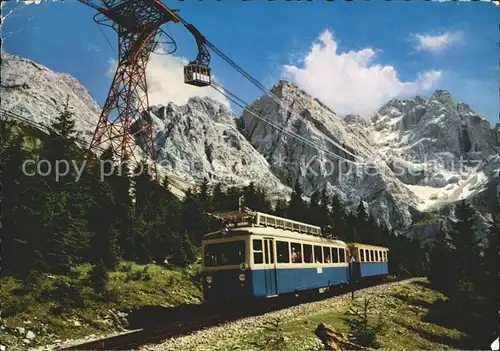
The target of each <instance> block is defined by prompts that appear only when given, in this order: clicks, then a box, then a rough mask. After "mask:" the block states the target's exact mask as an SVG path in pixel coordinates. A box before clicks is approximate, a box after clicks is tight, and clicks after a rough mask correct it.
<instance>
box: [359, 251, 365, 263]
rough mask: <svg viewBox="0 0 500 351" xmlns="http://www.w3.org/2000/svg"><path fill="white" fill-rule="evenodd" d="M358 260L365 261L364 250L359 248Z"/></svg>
mask: <svg viewBox="0 0 500 351" xmlns="http://www.w3.org/2000/svg"><path fill="white" fill-rule="evenodd" d="M359 261H360V262H365V250H363V249H359Z"/></svg>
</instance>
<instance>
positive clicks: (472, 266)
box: [450, 200, 481, 286]
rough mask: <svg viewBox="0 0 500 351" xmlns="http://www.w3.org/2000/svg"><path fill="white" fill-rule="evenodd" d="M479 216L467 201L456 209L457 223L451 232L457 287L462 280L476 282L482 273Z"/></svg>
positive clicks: (451, 264)
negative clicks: (478, 235) (477, 221)
mask: <svg viewBox="0 0 500 351" xmlns="http://www.w3.org/2000/svg"><path fill="white" fill-rule="evenodd" d="M476 216H477V214H476V211H475V210H474V208H472V206H471V205H470V204H468V203H467V202H466V201H465V200H463V201H461V202H460V203H458V204H457V206H456V208H455V217H456V222H455V223H453V224H452V230H451V231H450V244H451V245H452V247H453V248H454V249H453V251H452V256H451V260H450V268H451V270H450V274H451V276H452V279H453V282H454V285H455V286H458V284H459V281H460V280H465V281H470V282H475V281H476V280H477V277H478V272H480V271H481V259H480V249H479V240H478V238H477V237H476V231H475V227H474V220H475V218H476Z"/></svg>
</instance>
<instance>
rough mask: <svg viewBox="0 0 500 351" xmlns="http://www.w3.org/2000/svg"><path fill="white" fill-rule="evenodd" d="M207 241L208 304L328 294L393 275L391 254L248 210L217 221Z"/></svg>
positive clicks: (205, 287) (205, 278)
mask: <svg viewBox="0 0 500 351" xmlns="http://www.w3.org/2000/svg"><path fill="white" fill-rule="evenodd" d="M215 217H217V218H219V219H220V220H222V222H223V223H224V224H225V228H224V229H223V230H220V231H217V232H214V233H209V234H206V235H205V236H204V237H203V241H202V250H203V292H204V298H205V301H206V302H215V301H221V300H228V301H229V300H255V299H259V298H271V297H278V296H282V295H290V294H295V295H300V294H302V293H309V292H319V293H324V292H326V291H329V290H330V289H331V288H333V287H338V286H344V285H347V284H353V283H356V282H360V281H363V280H367V279H373V278H380V277H384V276H387V275H388V251H389V250H388V249H387V248H385V247H380V246H372V245H364V244H358V243H347V244H346V243H345V242H343V241H340V240H334V239H328V238H325V237H322V236H321V228H320V227H317V226H312V225H309V224H305V223H300V222H296V221H292V220H289V219H286V218H281V217H276V216H272V215H269V214H265V213H261V212H254V211H251V210H248V209H243V210H239V211H233V212H225V213H220V214H217V215H215Z"/></svg>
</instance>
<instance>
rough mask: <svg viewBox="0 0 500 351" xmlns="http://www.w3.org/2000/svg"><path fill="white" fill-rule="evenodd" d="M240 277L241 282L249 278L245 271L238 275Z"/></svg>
mask: <svg viewBox="0 0 500 351" xmlns="http://www.w3.org/2000/svg"><path fill="white" fill-rule="evenodd" d="M238 279H239V280H240V282H244V281H245V279H247V277H246V275H244V274H243V273H241V274H240V275H239V276H238Z"/></svg>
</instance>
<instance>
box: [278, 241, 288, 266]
mask: <svg viewBox="0 0 500 351" xmlns="http://www.w3.org/2000/svg"><path fill="white" fill-rule="evenodd" d="M276 251H277V253H278V260H277V262H278V263H290V248H289V244H288V243H287V242H284V241H277V242H276Z"/></svg>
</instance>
